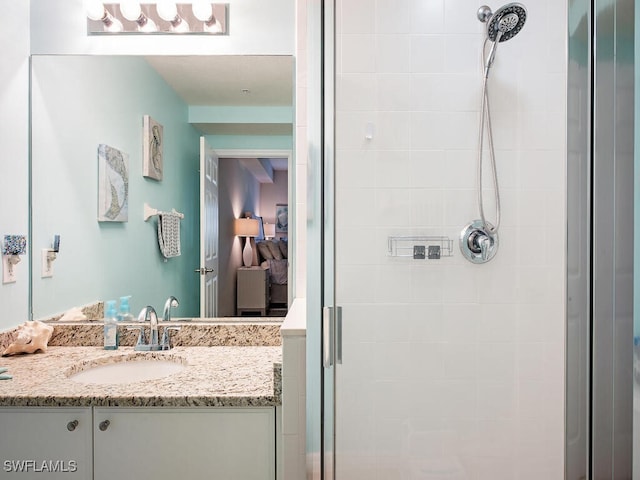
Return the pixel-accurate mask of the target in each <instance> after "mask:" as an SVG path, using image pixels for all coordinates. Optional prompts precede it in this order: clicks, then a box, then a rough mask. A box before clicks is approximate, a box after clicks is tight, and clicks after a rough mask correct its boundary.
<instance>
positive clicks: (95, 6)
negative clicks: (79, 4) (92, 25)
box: [84, 0, 105, 20]
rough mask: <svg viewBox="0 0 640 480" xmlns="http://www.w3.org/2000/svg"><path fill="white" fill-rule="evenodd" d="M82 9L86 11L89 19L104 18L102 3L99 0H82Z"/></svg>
mask: <svg viewBox="0 0 640 480" xmlns="http://www.w3.org/2000/svg"><path fill="white" fill-rule="evenodd" d="M84 9H85V11H86V12H87V17H89V18H90V19H91V20H102V19H103V18H104V14H105V10H104V4H103V3H102V2H101V1H100V0H84Z"/></svg>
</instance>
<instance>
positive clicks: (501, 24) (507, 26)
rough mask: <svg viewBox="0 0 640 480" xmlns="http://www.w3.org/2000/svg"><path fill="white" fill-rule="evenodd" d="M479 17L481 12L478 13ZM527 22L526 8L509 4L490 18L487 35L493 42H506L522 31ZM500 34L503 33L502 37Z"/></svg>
mask: <svg viewBox="0 0 640 480" xmlns="http://www.w3.org/2000/svg"><path fill="white" fill-rule="evenodd" d="M481 8H482V7H481ZM479 17H480V11H478V18H479ZM481 21H482V20H481ZM526 21H527V9H526V8H525V6H524V5H522V4H521V3H515V2H514V3H508V4H506V5H504V6H502V7H500V8H499V9H498V10H496V11H495V12H493V14H492V15H491V16H490V17H489V19H488V22H489V24H488V25H487V35H488V36H489V39H490V40H491V41H492V42H506V41H507V40H510V39H511V38H513V37H515V36H516V35H517V34H518V33H519V32H520V30H522V27H524V24H525V22H526ZM498 33H502V35H498Z"/></svg>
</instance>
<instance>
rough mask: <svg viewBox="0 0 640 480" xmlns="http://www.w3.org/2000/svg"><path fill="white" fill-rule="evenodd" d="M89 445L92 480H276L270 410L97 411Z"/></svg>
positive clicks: (95, 409) (270, 408) (272, 412)
mask: <svg viewBox="0 0 640 480" xmlns="http://www.w3.org/2000/svg"><path fill="white" fill-rule="evenodd" d="M105 421H106V422H109V423H108V426H107V424H106V423H103V422H105ZM100 425H102V429H101V428H100ZM93 442H94V448H95V455H94V471H95V475H94V478H95V480H113V479H114V478H177V479H181V478H182V479H189V480H199V479H221V480H274V478H275V459H276V455H275V409H274V407H264V408H191V409H190V408H176V409H174V408H98V407H96V408H94V430H93Z"/></svg>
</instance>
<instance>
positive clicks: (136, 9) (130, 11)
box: [120, 0, 142, 22]
mask: <svg viewBox="0 0 640 480" xmlns="http://www.w3.org/2000/svg"><path fill="white" fill-rule="evenodd" d="M120 12H121V13H122V16H123V17H124V18H126V19H127V20H129V21H131V22H135V21H136V20H138V19H139V18H140V15H141V14H142V10H141V8H140V3H138V2H137V1H135V0H127V1H123V2H122V3H121V4H120Z"/></svg>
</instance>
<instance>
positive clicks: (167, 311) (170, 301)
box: [162, 295, 180, 322]
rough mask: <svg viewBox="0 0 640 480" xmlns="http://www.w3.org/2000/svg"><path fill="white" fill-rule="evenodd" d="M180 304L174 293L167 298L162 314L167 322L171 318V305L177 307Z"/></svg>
mask: <svg viewBox="0 0 640 480" xmlns="http://www.w3.org/2000/svg"><path fill="white" fill-rule="evenodd" d="M179 305H180V302H178V299H177V298H176V297H174V296H173V295H172V296H170V297H169V298H167V301H166V303H165V304H164V314H163V315H162V319H163V320H164V321H165V322H168V321H169V320H171V307H174V308H175V307H177V306H179Z"/></svg>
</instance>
